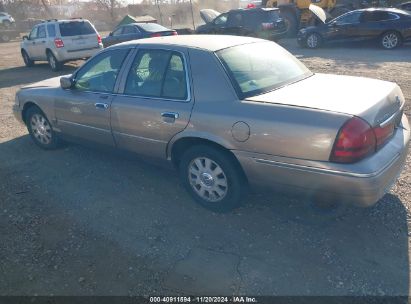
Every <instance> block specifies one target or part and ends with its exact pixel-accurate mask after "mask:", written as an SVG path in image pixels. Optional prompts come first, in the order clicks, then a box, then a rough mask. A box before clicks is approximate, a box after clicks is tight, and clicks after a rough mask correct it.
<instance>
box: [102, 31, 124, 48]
mask: <svg viewBox="0 0 411 304" xmlns="http://www.w3.org/2000/svg"><path fill="white" fill-rule="evenodd" d="M123 28H124V27H123V26H121V27H119V28H117V29H115V30H114V31H113V32H112V33H111V34H110V36H108V37H107V39H106V43H105V47H108V46H110V45H114V44H117V43H120V42H121V36H122V33H123Z"/></svg>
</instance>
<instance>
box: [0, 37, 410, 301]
mask: <svg viewBox="0 0 411 304" xmlns="http://www.w3.org/2000/svg"><path fill="white" fill-rule="evenodd" d="M282 44H283V45H284V46H286V47H287V49H289V50H290V51H291V52H292V53H293V54H295V55H297V56H298V57H299V58H300V59H301V60H302V61H303V62H304V63H305V64H306V65H307V66H308V67H309V68H310V69H311V70H312V71H314V72H322V73H337V74H348V75H358V76H366V77H374V78H379V79H384V80H390V81H395V82H397V83H398V84H399V85H400V86H401V88H402V90H403V92H404V95H405V97H406V99H407V106H406V113H407V115H408V116H410V114H411V107H410V102H411V83H410V71H411V52H410V50H411V47H410V46H404V47H403V48H401V49H399V50H395V51H389V52H388V51H383V50H380V49H375V48H373V47H369V46H352V47H350V48H343V47H328V48H324V49H321V50H316V51H311V50H304V49H299V48H297V47H296V46H295V43H294V41H290V40H286V41H283V42H282ZM0 58H1V60H0V119H1V125H0V181H1V182H0V235H1V237H0V295H35V294H36V295H154V294H167V295H176V294H200V295H206V294H210V295H215V294H220V295H222V294H224V295H231V294H247V295H408V294H409V286H410V280H409V273H410V266H409V265H410V262H409V238H408V234H409V232H408V231H409V228H408V222H409V218H410V212H409V208H410V204H411V199H410V198H411V196H410V194H411V168H410V163H411V158H410V156H409V157H408V160H407V164H406V167H405V169H404V171H403V173H402V174H401V177H400V179H399V180H398V182H397V183H396V184H395V186H394V187H393V189H392V191H391V193H390V194H387V195H386V196H385V197H384V198H383V199H382V200H381V201H380V202H379V203H378V204H377V205H376V206H374V207H373V208H370V209H360V210H350V211H349V212H348V213H347V214H345V215H344V216H342V217H339V218H337V219H335V220H328V221H322V220H319V218H318V217H316V216H314V215H312V213H310V211H309V210H307V209H306V208H304V207H302V203H301V202H300V201H297V200H293V199H290V198H285V197H280V196H275V195H273V194H269V193H260V194H252V195H250V196H249V197H248V198H247V200H246V203H245V205H244V207H242V208H240V209H238V210H236V211H235V212H232V213H229V214H224V215H221V214H213V213H210V212H208V211H206V210H203V209H202V208H200V207H197V206H196V205H195V204H193V203H192V201H191V200H190V198H189V197H188V195H187V194H186V192H185V191H184V190H183V189H182V187H181V186H180V184H179V182H178V178H177V176H176V173H175V172H173V171H170V170H166V169H163V168H160V167H158V166H156V165H155V164H152V163H147V162H146V161H144V160H141V159H138V158H137V157H135V156H134V155H130V154H127V153H123V152H118V151H112V150H107V151H106V149H99V148H95V147H85V146H79V145H74V144H72V145H71V144H70V145H67V146H66V147H65V148H63V149H60V150H57V151H53V152H46V151H42V150H40V149H38V148H37V147H36V146H35V145H34V144H33V143H32V142H31V140H30V139H29V138H28V136H27V131H26V129H25V128H24V127H23V126H21V125H19V124H18V123H17V122H16V121H15V119H14V118H13V116H12V114H11V106H12V103H13V100H14V94H15V92H16V90H18V88H19V87H21V86H23V85H25V84H27V83H31V82H34V81H38V80H42V79H46V78H49V77H51V76H53V75H56V74H54V73H52V72H50V70H49V69H48V67H47V66H46V65H44V64H39V65H36V66H35V67H33V68H25V67H23V63H22V60H21V58H20V56H19V49H18V43H17V42H11V43H7V44H1V45H0ZM80 63H81V62H77V63H73V64H71V65H66V66H65V68H64V70H63V71H62V72H61V74H69V73H71V72H72V71H73V70H74V68H75V67H76V66H77V65H78V64H80ZM330 98H332V96H330Z"/></svg>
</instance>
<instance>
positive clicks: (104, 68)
mask: <svg viewBox="0 0 411 304" xmlns="http://www.w3.org/2000/svg"><path fill="white" fill-rule="evenodd" d="M128 52H129V50H128V49H117V50H111V51H108V52H103V53H101V54H99V55H97V56H96V57H94V58H93V59H92V60H91V61H89V62H87V63H86V65H85V66H84V67H83V68H81V69H80V70H79V71H78V73H77V74H76V82H75V85H74V88H75V89H76V90H79V91H92V92H103V93H111V92H113V90H114V85H115V83H116V80H117V76H118V73H119V71H120V69H121V66H122V64H123V61H124V59H125V58H126V56H127V54H128Z"/></svg>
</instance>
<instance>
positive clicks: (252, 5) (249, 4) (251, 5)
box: [247, 3, 255, 8]
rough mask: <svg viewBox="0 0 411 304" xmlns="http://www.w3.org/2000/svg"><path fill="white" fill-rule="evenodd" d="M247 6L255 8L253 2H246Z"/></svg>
mask: <svg viewBox="0 0 411 304" xmlns="http://www.w3.org/2000/svg"><path fill="white" fill-rule="evenodd" d="M247 8H255V4H254V3H248V4H247Z"/></svg>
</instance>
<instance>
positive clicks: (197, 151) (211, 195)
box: [179, 145, 247, 212]
mask: <svg viewBox="0 0 411 304" xmlns="http://www.w3.org/2000/svg"><path fill="white" fill-rule="evenodd" d="M206 159H208V160H210V161H211V163H209V164H210V166H209V167H208V168H210V169H205V168H204V167H203V169H201V168H200V167H199V166H197V163H195V162H194V161H195V160H196V161H197V162H201V164H206ZM203 160H204V161H203ZM214 165H216V166H217V167H215V166H214ZM193 166H194V168H198V171H197V172H198V175H197V178H196V179H195V176H196V175H195V174H193V173H190V172H193V171H190V169H191V168H193ZM213 168H214V169H213ZM219 169H221V172H222V173H219V174H217V173H218V172H219ZM179 171H180V178H181V180H182V182H183V184H184V186H185V188H186V189H187V191H188V192H189V193H190V195H191V196H192V197H193V198H194V200H195V201H196V202H197V203H199V204H200V205H201V206H202V207H204V208H207V209H209V210H211V211H214V212H228V211H231V210H233V209H235V208H237V207H239V206H240V205H241V202H242V199H243V198H244V195H245V194H246V192H247V183H246V179H245V177H244V174H243V172H242V170H241V168H240V167H239V164H238V163H237V162H236V161H235V159H233V156H231V155H230V154H229V153H228V152H225V151H222V150H220V149H216V148H213V147H210V146H207V145H198V146H194V147H192V148H190V149H189V150H187V151H186V152H185V153H184V154H183V156H182V157H181V160H180V163H179ZM207 176H212V177H211V178H208V177H207ZM194 180H196V181H197V184H196V185H194V183H195V181H194ZM217 180H219V182H216V181H217ZM207 183H208V185H207ZM221 184H226V185H227V187H224V186H221ZM215 188H218V189H217V190H218V191H219V192H224V195H221V196H220V195H219V194H218V193H217V191H214V189H215ZM196 189H197V190H196ZM201 189H204V191H203V192H204V195H203V197H202V196H201V195H200V194H199V192H201ZM206 193H208V195H207V194H206ZM207 196H208V199H207V198H204V197H207Z"/></svg>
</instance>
